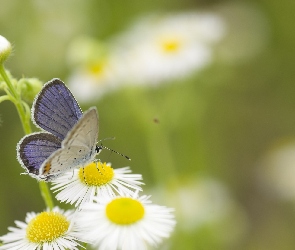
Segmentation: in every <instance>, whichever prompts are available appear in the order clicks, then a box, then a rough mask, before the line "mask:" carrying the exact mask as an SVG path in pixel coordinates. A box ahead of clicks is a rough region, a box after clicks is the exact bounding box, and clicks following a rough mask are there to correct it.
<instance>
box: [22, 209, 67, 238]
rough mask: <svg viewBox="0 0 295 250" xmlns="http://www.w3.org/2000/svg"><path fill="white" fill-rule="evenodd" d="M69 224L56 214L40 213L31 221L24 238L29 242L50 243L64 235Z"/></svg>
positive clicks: (65, 219)
mask: <svg viewBox="0 0 295 250" xmlns="http://www.w3.org/2000/svg"><path fill="white" fill-rule="evenodd" d="M69 225H70V222H69V221H68V220H67V218H66V217H65V216H64V215H62V214H60V213H58V212H42V213H40V214H38V215H37V216H36V217H35V218H34V219H32V220H31V221H30V222H29V224H28V227H27V229H26V236H27V239H28V240H29V241H30V242H34V243H43V242H51V241H54V240H55V239H57V238H59V237H60V236H62V235H64V234H65V233H66V232H67V230H68V228H69Z"/></svg>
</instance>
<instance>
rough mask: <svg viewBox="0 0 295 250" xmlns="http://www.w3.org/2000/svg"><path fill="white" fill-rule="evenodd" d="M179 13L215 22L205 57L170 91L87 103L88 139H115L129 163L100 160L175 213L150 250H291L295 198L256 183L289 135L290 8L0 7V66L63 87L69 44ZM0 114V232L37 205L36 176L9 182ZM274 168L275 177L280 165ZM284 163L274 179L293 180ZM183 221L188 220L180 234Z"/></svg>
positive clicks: (12, 171)
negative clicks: (95, 125) (93, 134)
mask: <svg viewBox="0 0 295 250" xmlns="http://www.w3.org/2000/svg"><path fill="white" fill-rule="evenodd" d="M186 10H190V11H192V10H196V11H199V10H207V11H213V12H216V13H219V14H221V15H223V17H224V18H225V20H226V22H227V25H228V27H229V34H228V37H227V38H226V39H225V41H224V42H223V43H222V44H220V45H219V47H218V46H217V48H216V60H215V61H214V63H212V64H210V65H209V66H208V67H206V68H205V69H204V70H202V71H201V72H198V73H196V74H193V75H191V76H189V77H186V78H183V79H180V80H175V81H173V82H171V84H165V85H163V86H160V87H158V88H149V87H147V86H146V87H142V88H139V87H138V88H135V87H133V88H132V87H126V88H122V89H120V90H118V91H115V92H113V93H110V94H108V95H106V96H105V97H104V98H102V99H101V100H99V101H97V102H93V103H91V104H89V105H90V106H92V105H96V106H97V108H98V111H99V115H100V135H99V138H106V137H111V136H115V137H116V140H114V141H107V142H106V143H105V145H106V146H108V147H110V148H112V149H115V150H118V151H119V152H121V153H124V154H126V155H128V156H130V157H131V158H132V161H131V162H128V161H126V160H125V159H124V158H122V157H120V156H118V155H115V154H110V153H109V152H103V153H102V155H101V156H100V159H102V160H103V161H111V162H112V164H113V166H114V167H123V166H126V165H130V166H131V169H132V170H133V172H134V173H141V174H142V175H143V178H144V182H145V183H146V185H145V187H144V193H145V194H150V193H151V194H153V197H154V199H153V197H152V200H154V201H155V202H157V203H159V204H160V205H166V206H174V205H175V206H176V207H175V208H176V216H177V223H178V224H177V226H176V230H175V232H174V233H173V235H172V237H171V238H170V239H169V240H166V241H165V242H164V243H163V244H162V245H161V246H160V249H188V250H190V249H196V250H197V249H202V250H207V249H209V250H211V249H217V250H219V249H221V250H222V249H241V250H243V249H247V250H257V249H259V250H264V249H265V250H266V249H267V250H277V249H281V250H287V249H294V246H295V237H294V236H295V204H294V200H295V198H294V197H291V198H290V197H288V199H286V198H284V197H285V196H284V195H282V194H281V193H280V192H277V189H276V185H279V184H276V180H275V178H273V179H272V180H269V179H267V175H268V171H270V170H269V168H268V164H269V165H271V164H272V163H268V162H269V161H271V160H269V157H271V155H272V154H275V153H272V152H276V150H279V149H280V148H281V147H285V146H286V145H288V143H290V142H293V140H294V139H295V116H294V115H293V113H294V110H295V98H294V96H295V85H294V80H295V70H294V67H295V32H294V27H293V26H294V23H295V15H294V13H295V2H294V1H290V0H289V1H287V0H281V1H276V0H257V1H218V0H209V1H204V0H183V1H177V0H169V1H167V0H161V1H137V0H127V1H124V2H122V1H119V0H108V1H101V0H99V1H95V0H84V1H79V0H64V1H57V0H54V1H41V0H31V1H16V0H1V2H0V34H1V35H3V36H4V37H6V38H7V39H8V40H9V41H10V42H11V43H12V44H13V47H14V50H13V55H12V56H11V57H10V59H9V61H8V62H7V63H6V64H5V66H6V68H7V69H9V70H10V71H11V73H12V75H13V76H14V77H17V78H21V77H23V76H25V77H37V78H39V79H40V80H42V81H43V82H46V81H48V80H50V79H52V78H54V77H58V78H61V79H62V80H65V81H66V79H67V77H68V76H69V74H70V73H71V69H70V68H69V67H68V65H67V63H66V53H67V48H68V45H69V43H70V42H71V41H72V40H73V39H74V38H76V37H78V36H81V35H87V36H90V37H93V38H97V39H102V40H103V39H107V38H109V37H111V36H112V35H115V34H116V33H118V32H121V31H122V30H124V29H125V28H126V27H128V25H130V24H131V23H132V22H133V21H134V20H135V19H136V18H138V17H140V16H141V15H144V14H149V13H153V12H167V11H172V12H178V11H186ZM245 10H246V12H245ZM254 17H255V18H254ZM78 101H79V100H78ZM89 105H88V106H85V105H81V106H82V109H83V110H86V109H87V108H88V107H89ZM0 114H1V117H0V118H1V126H0V142H1V144H0V166H1V174H0V178H1V181H0V189H1V192H0V195H1V197H0V199H1V206H0V225H1V227H0V234H1V235H2V234H5V233H6V232H7V227H8V226H13V225H14V224H13V221H14V220H24V218H25V214H26V213H27V212H29V211H36V212H38V211H42V210H43V209H44V203H43V200H42V198H41V197H40V192H39V189H38V184H37V182H36V180H34V179H32V178H29V177H28V176H24V175H20V173H21V172H23V170H22V169H21V167H20V165H19V163H18V162H17V160H16V151H15V148H16V144H17V142H18V141H19V140H20V138H21V137H22V136H23V135H24V134H23V131H22V127H21V124H20V121H19V118H18V116H17V112H16V110H15V108H14V106H13V105H12V104H11V103H8V102H4V103H1V105H0ZM294 154H295V151H294ZM280 164H281V165H282V171H283V169H284V168H283V166H284V164H286V163H285V162H284V158H283V159H282V161H281V163H280ZM280 164H279V167H280ZM292 164H293V163H292ZM292 164H291V165H292ZM293 165H294V172H292V171H290V172H289V174H288V175H289V179H288V180H286V182H287V181H288V182H292V179H293V178H292V174H293V175H294V179H295V160H294V164H293ZM291 169H292V168H291ZM279 172H280V170H279ZM290 176H291V177H290ZM280 181H281V182H283V183H284V180H283V181H282V180H280ZM204 183H205V184H204ZM208 183H209V184H208ZM212 183H213V184H212ZM203 184H204V185H203ZM289 186H290V188H291V187H292V185H289ZM208 187H209V188H208ZM292 191H293V190H290V192H291V193H292ZM285 192H287V193H288V192H289V190H288V189H287V190H285ZM293 192H294V191H293ZM176 196H177V197H176ZM56 204H59V203H58V202H56ZM61 206H62V207H65V208H67V207H68V206H65V205H61ZM206 206H207V207H206ZM200 208H202V209H200ZM200 210H202V211H203V212H202V213H200V214H198V213H199V211H200ZM219 210H222V211H221V214H219V212H220V211H219ZM224 210H226V211H224ZM204 211H207V212H208V213H209V215H208V214H207V213H205V212H204ZM212 214H214V216H212ZM190 216H191V217H194V218H195V216H196V217H198V216H199V217H198V218H199V219H196V223H195V224H194V223H193V224H191V225H189V226H188V225H187V222H189V221H190ZM207 218H209V219H207Z"/></svg>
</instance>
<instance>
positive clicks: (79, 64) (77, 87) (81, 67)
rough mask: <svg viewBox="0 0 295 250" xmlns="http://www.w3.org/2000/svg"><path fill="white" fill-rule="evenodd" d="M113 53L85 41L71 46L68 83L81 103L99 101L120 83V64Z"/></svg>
mask: <svg viewBox="0 0 295 250" xmlns="http://www.w3.org/2000/svg"><path fill="white" fill-rule="evenodd" d="M112 50H113V49H112V48H109V47H108V46H106V45H105V44H103V43H102V42H99V41H97V40H95V39H91V38H87V37H82V38H77V39H76V40H74V41H73V42H72V44H71V45H70V48H69V51H68V61H69V64H70V65H71V66H72V67H73V69H74V70H73V73H72V74H71V75H70V77H69V79H68V84H69V86H70V87H71V90H72V92H73V94H74V95H75V96H76V97H77V98H78V99H79V100H80V101H82V102H89V101H91V100H95V99H98V98H99V97H101V96H102V95H104V94H105V93H107V92H108V91H110V90H112V89H114V88H115V87H116V84H117V83H118V81H119V79H121V77H119V76H118V75H117V72H118V70H117V67H119V65H120V63H119V62H118V58H117V57H116V54H115V53H112V52H111V51H112Z"/></svg>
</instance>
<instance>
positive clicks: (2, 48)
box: [0, 35, 12, 64]
mask: <svg viewBox="0 0 295 250" xmlns="http://www.w3.org/2000/svg"><path fill="white" fill-rule="evenodd" d="M11 50H12V47H11V44H10V42H9V41H8V40H7V39H6V38H5V37H4V36H1V35H0V64H3V63H4V61H5V60H6V59H7V58H8V57H9V55H10V53H11Z"/></svg>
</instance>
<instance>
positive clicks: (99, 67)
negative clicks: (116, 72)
mask: <svg viewBox="0 0 295 250" xmlns="http://www.w3.org/2000/svg"><path fill="white" fill-rule="evenodd" d="M104 69H105V62H104V61H99V62H96V63H91V64H90V65H88V71H89V72H90V74H93V75H102V74H103V72H104Z"/></svg>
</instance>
